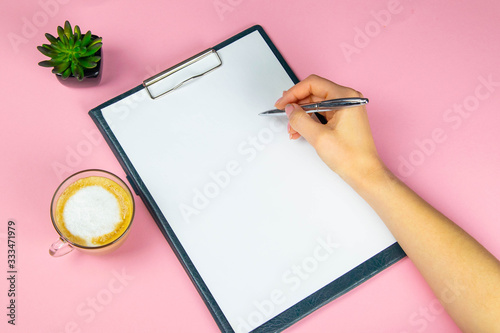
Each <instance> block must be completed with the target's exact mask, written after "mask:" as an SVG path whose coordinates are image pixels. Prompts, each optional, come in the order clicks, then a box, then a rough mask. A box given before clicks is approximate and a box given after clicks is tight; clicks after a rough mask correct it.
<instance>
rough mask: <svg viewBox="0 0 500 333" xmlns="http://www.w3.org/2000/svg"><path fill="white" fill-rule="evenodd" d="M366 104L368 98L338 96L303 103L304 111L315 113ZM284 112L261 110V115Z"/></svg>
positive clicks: (277, 114)
mask: <svg viewBox="0 0 500 333" xmlns="http://www.w3.org/2000/svg"><path fill="white" fill-rule="evenodd" d="M365 104H368V98H337V99H329V100H326V101H322V102H318V103H312V104H304V105H301V107H302V108H303V109H304V111H306V113H314V112H323V111H335V110H340V109H344V108H351V107H354V106H360V105H365ZM282 114H285V110H280V109H273V110H269V111H264V112H261V113H259V116H279V115H282Z"/></svg>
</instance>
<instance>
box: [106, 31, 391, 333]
mask: <svg viewBox="0 0 500 333" xmlns="http://www.w3.org/2000/svg"><path fill="white" fill-rule="evenodd" d="M218 53H219V56H220V57H221V59H222V63H223V64H222V66H221V67H220V68H218V69H216V70H214V71H213V72H211V73H209V74H207V75H205V76H204V77H201V78H199V79H196V80H193V81H191V82H189V83H188V84H186V85H184V86H182V87H180V88H179V89H177V90H176V91H174V92H172V93H170V94H167V95H165V96H163V97H161V98H159V99H157V100H151V99H150V98H149V96H147V93H146V91H145V90H144V89H143V90H140V91H138V92H136V93H134V94H132V95H130V96H128V97H126V98H124V99H122V100H120V101H119V102H117V103H115V104H113V105H111V106H109V107H106V108H104V109H103V110H102V113H103V116H104V118H105V120H106V121H107V122H108V123H109V124H110V128H111V130H112V131H113V133H114V135H115V136H116V138H117V139H118V141H119V142H120V144H121V146H122V148H123V150H124V151H125V153H126V154H127V156H128V158H129V159H130V161H131V162H132V164H133V165H134V167H135V168H136V170H137V172H138V174H139V176H140V177H141V179H142V181H143V182H144V184H145V185H146V186H147V188H148V190H149V191H150V193H151V195H152V197H153V198H154V200H155V202H156V204H157V205H158V206H159V208H160V209H161V211H162V212H163V215H164V216H165V218H166V219H167V221H168V222H169V224H170V225H171V227H172V229H173V230H174V232H175V234H176V235H177V237H178V238H179V240H180V242H181V243H182V245H183V246H184V249H185V250H186V252H187V253H188V255H189V257H190V259H191V260H192V261H193V263H194V265H195V266H196V268H197V269H198V272H199V273H200V275H201V277H202V278H203V280H204V282H205V283H206V285H207V286H208V288H209V289H210V291H211V293H212V295H213V296H214V298H215V300H216V301H217V303H218V305H219V306H220V308H221V310H222V312H223V313H224V314H225V316H226V318H227V319H228V321H229V323H230V324H231V325H232V327H233V329H234V330H235V331H236V332H249V331H250V330H252V329H254V328H256V327H258V326H259V325H261V324H262V323H264V322H266V321H268V320H269V319H271V318H272V317H274V316H276V315H277V314H279V313H281V312H282V311H284V310H286V309H287V308H289V307H290V306H292V305H294V304H296V303H297V302H299V301H301V300H302V299H304V298H305V297H307V296H309V295H310V294H312V293H313V292H315V291H317V290H318V289H320V288H322V287H324V286H325V285H327V284H328V283H330V282H332V281H333V280H335V279H336V278H338V277H340V276H341V275H343V274H345V273H346V272H348V271H349V270H351V269H352V268H354V267H356V266H358V265H359V264H361V263H363V262H364V261H366V260H367V259H369V258H370V257H372V256H374V255H375V254H377V253H379V252H380V251H382V250H384V249H385V248H387V247H388V246H390V245H392V244H393V243H394V242H395V239H394V238H393V236H392V235H391V234H390V232H389V231H388V230H387V229H386V228H385V226H384V224H383V222H382V221H381V220H380V219H379V217H378V216H377V215H376V214H375V212H374V211H373V210H372V209H371V208H370V207H369V206H368V205H367V204H366V203H365V202H364V201H363V200H362V199H361V198H360V197H359V196H358V195H357V194H356V193H355V192H354V191H353V190H352V189H351V188H350V187H349V186H348V185H347V184H345V183H344V182H343V181H342V180H341V179H340V178H339V177H338V176H337V175H336V174H335V173H333V172H332V171H331V170H330V169H328V168H327V167H326V166H325V165H324V164H323V162H322V161H321V160H320V159H319V157H318V156H317V154H316V152H315V151H314V149H313V148H311V146H310V145H309V144H308V143H307V142H306V141H305V140H303V139H300V140H298V141H290V140H289V139H288V134H287V131H286V124H287V119H286V116H282V117H263V116H258V113H259V112H262V111H265V110H268V109H271V108H273V104H274V102H275V100H276V99H277V98H278V97H280V96H281V94H282V91H283V90H286V89H288V88H290V87H291V86H292V85H293V82H292V80H291V79H290V78H289V76H288V74H287V73H286V72H285V70H284V69H283V67H282V66H281V64H280V63H279V62H278V60H277V59H276V57H275V56H274V54H273V53H272V51H271V50H270V48H269V46H268V45H267V44H266V42H265V41H264V40H263V38H262V37H261V35H260V34H259V33H258V32H257V31H255V32H253V33H251V34H249V35H247V36H245V37H244V38H242V39H239V40H237V41H235V42H233V43H231V44H229V45H227V46H225V47H223V48H222V49H220V50H218Z"/></svg>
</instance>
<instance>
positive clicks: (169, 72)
mask: <svg viewBox="0 0 500 333" xmlns="http://www.w3.org/2000/svg"><path fill="white" fill-rule="evenodd" d="M221 65H222V60H221V58H220V57H219V54H218V53H217V51H215V50H213V49H209V50H206V51H203V52H200V53H198V54H197V55H194V56H192V57H191V58H189V59H186V60H185V61H183V62H181V63H179V64H177V65H175V66H173V67H170V68H169V69H166V70H164V71H163V72H161V73H158V74H156V75H155V76H152V77H150V78H149V79H147V80H145V81H144V82H143V86H144V88H146V90H147V91H148V94H149V96H150V97H151V98H152V99H156V98H158V97H160V96H163V95H165V94H168V93H169V92H172V91H173V90H175V89H177V88H179V87H180V86H182V85H183V84H185V83H187V82H189V81H191V80H193V79H196V78H199V77H201V76H203V75H205V74H207V73H210V72H211V71H213V70H214V69H216V68H218V67H220V66H221Z"/></svg>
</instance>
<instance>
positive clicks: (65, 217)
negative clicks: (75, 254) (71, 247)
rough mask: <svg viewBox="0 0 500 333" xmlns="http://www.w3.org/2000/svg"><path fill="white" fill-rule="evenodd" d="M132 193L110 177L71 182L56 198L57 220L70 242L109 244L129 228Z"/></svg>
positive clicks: (131, 211)
mask: <svg viewBox="0 0 500 333" xmlns="http://www.w3.org/2000/svg"><path fill="white" fill-rule="evenodd" d="M132 200H133V199H132V197H131V196H130V194H129V193H128V192H127V191H126V190H125V189H123V188H122V187H121V186H120V185H118V184H117V183H116V182H114V181H112V180H111V179H108V178H105V177H99V176H90V177H86V178H82V179H79V180H77V181H75V182H74V183H72V184H70V185H69V186H68V187H67V188H66V189H65V190H64V192H63V193H62V194H61V196H60V197H59V199H58V200H57V205H56V209H55V220H56V224H57V226H58V228H59V230H60V231H61V233H62V234H63V235H64V237H65V238H66V239H68V240H69V241H70V242H72V243H75V244H78V245H81V246H87V247H96V246H102V245H106V244H109V243H111V242H113V241H115V240H116V239H118V238H119V237H120V236H121V235H122V234H123V233H124V232H125V231H126V230H127V228H128V226H129V225H130V223H131V220H132V216H133V201H132Z"/></svg>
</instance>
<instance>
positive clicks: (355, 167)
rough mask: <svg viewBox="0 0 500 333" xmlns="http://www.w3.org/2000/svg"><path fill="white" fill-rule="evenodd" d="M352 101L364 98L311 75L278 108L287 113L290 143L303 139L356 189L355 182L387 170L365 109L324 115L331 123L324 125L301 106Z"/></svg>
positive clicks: (289, 91) (346, 110)
mask: <svg viewBox="0 0 500 333" xmlns="http://www.w3.org/2000/svg"><path fill="white" fill-rule="evenodd" d="M348 97H363V95H362V94H361V93H360V92H358V91H356V90H354V89H351V88H348V87H344V86H340V85H338V84H336V83H333V82H331V81H329V80H327V79H324V78H322V77H319V76H316V75H311V76H309V77H307V78H306V79H305V80H303V81H301V82H299V83H297V84H296V85H295V86H293V87H292V88H290V89H289V90H288V91H285V92H283V97H281V98H280V99H279V100H278V101H277V102H276V104H275V106H276V107H277V108H278V109H285V111H286V114H287V116H288V118H289V124H288V132H289V135H290V139H293V140H296V139H298V138H299V137H300V136H303V137H304V138H305V139H306V140H307V141H308V142H309V143H310V144H311V145H312V146H313V147H314V148H315V149H316V152H317V153H318V155H319V156H320V157H321V159H322V160H323V161H324V162H325V163H326V164H327V165H328V166H329V167H330V169H332V170H333V171H335V172H336V173H337V174H338V175H339V176H341V177H342V178H343V179H344V180H346V181H347V182H348V183H350V184H351V185H355V184H353V182H356V181H359V180H362V178H363V177H365V176H367V175H369V174H370V173H372V172H374V171H376V170H382V169H384V168H385V167H384V165H383V163H382V161H381V160H380V158H379V156H378V154H377V149H376V147H375V143H374V141H373V137H372V133H371V130H370V125H369V123H368V116H367V113H366V108H365V106H358V107H353V108H349V109H341V110H338V111H329V112H320V113H321V114H322V115H323V116H324V117H325V118H326V119H327V121H328V122H327V123H326V124H324V125H323V124H321V123H319V122H318V121H317V120H315V119H313V118H312V117H311V116H310V115H309V114H307V113H305V111H304V110H303V109H302V108H301V107H300V106H299V105H298V104H306V103H315V102H320V101H323V100H327V99H335V98H348Z"/></svg>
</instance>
